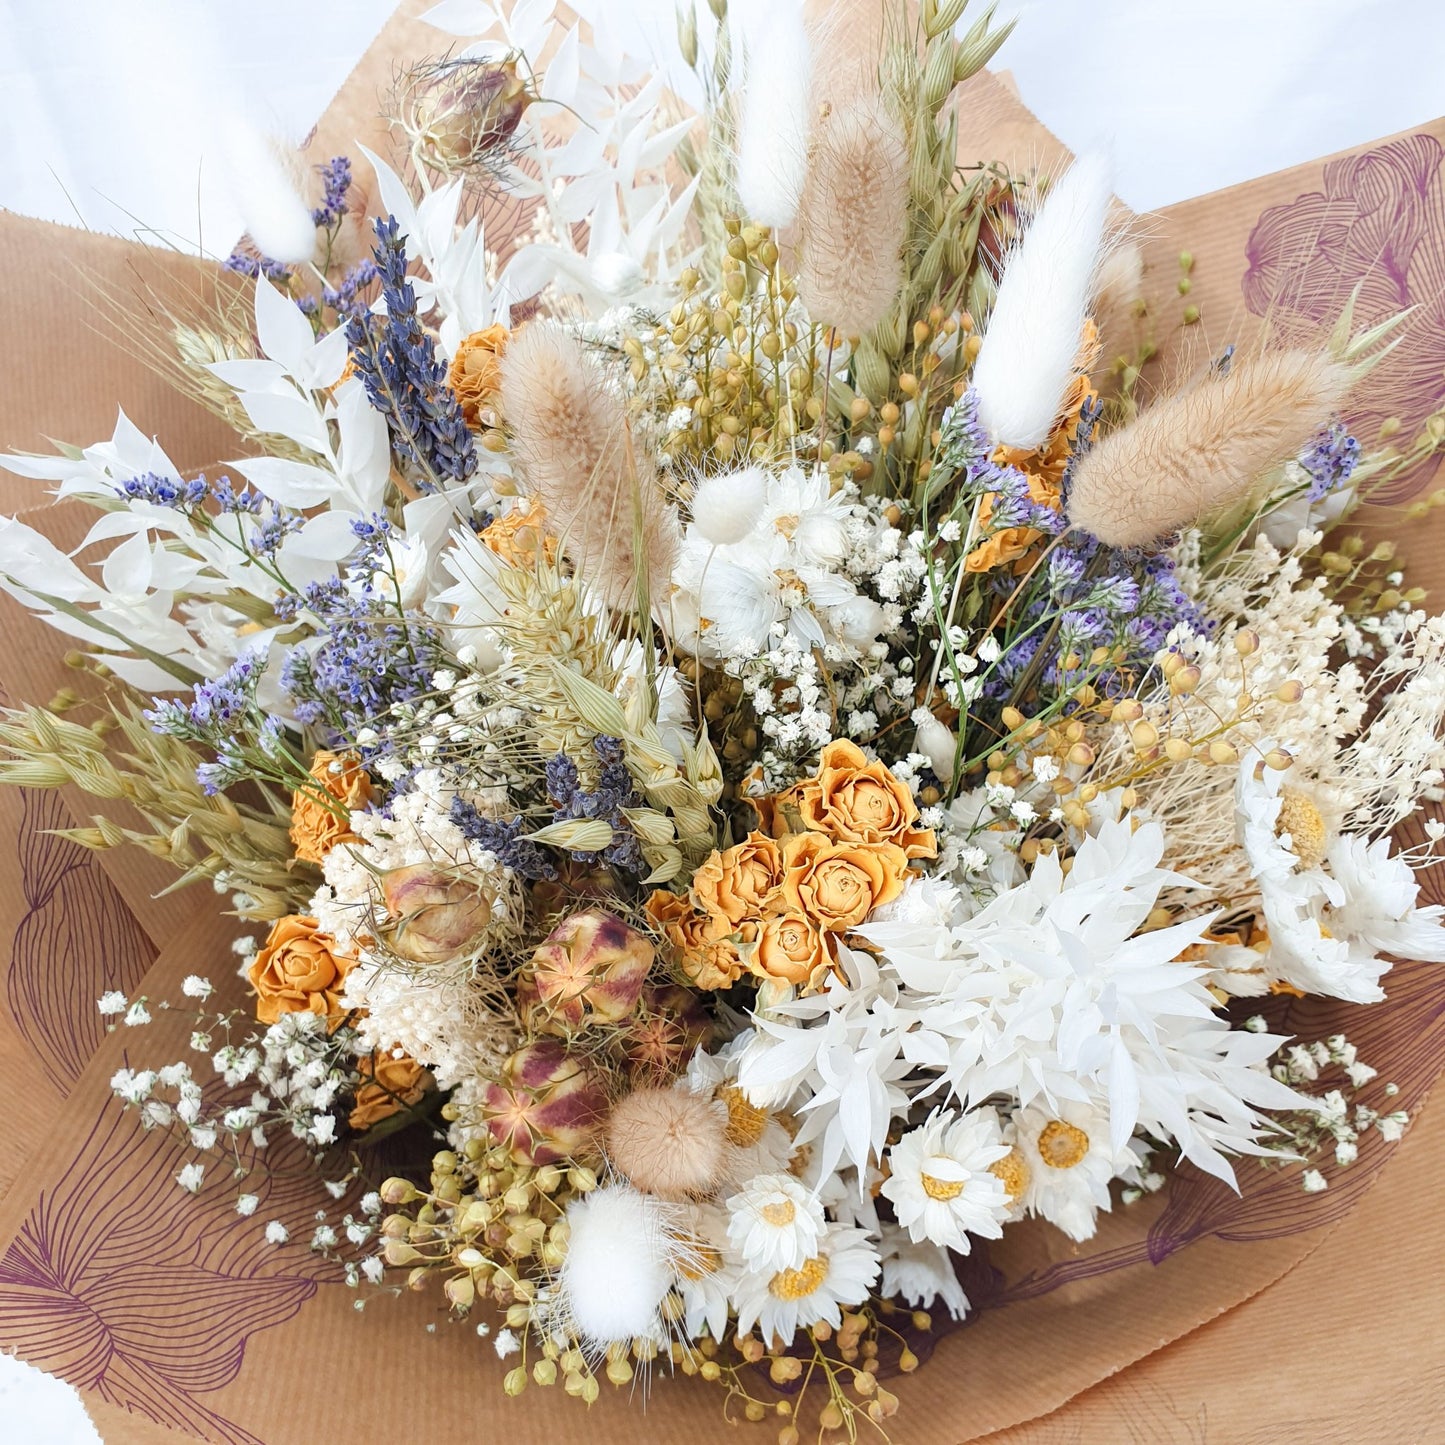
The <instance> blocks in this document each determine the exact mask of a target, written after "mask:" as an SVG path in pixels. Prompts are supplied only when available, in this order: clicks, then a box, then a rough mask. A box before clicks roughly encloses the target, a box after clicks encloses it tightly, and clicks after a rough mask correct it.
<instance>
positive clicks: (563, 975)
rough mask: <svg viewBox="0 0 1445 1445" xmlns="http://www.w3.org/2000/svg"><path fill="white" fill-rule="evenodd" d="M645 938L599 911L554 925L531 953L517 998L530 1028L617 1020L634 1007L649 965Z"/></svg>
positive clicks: (649, 952) (650, 954)
mask: <svg viewBox="0 0 1445 1445" xmlns="http://www.w3.org/2000/svg"><path fill="white" fill-rule="evenodd" d="M652 959H653V948H652V944H651V943H649V942H648V940H647V939H646V937H644V936H643V935H642V934H641V933H639V932H638V931H637V930H636V929H635V928H631V927H629V926H628V925H627V924H626V923H624V922H623V921H622V920H621V919H620V918H618V917H616V915H614V914H611V913H604V912H603V911H602V910H601V909H589V910H588V911H587V912H586V913H577V914H574V915H573V916H572V917H571V918H568V919H566V920H565V921H564V922H562V923H560V924H558V926H557V927H556V928H554V929H553V930H552V932H551V933H550V934H549V935H548V936H547V939H546V941H545V942H544V943H543V944H542V945H541V946H540V947H539V948H538V949H537V951H536V953H534V954H533V955H532V962H531V964H530V965H529V967H528V970H527V974H526V977H525V978H524V979H523V981H522V984H521V986H520V988H519V991H518V994H519V1000H520V1002H521V1005H522V1011H523V1016H524V1018H525V1019H526V1021H527V1023H528V1026H529V1027H531V1028H534V1029H547V1030H548V1031H551V1032H555V1031H557V1030H559V1029H562V1030H567V1029H574V1028H578V1027H580V1026H581V1025H583V1024H585V1023H592V1022H598V1023H617V1022H618V1021H620V1020H622V1019H625V1018H627V1017H628V1016H629V1015H630V1014H631V1013H633V1012H634V1010H635V1009H636V1008H637V1002H638V1000H639V999H640V998H641V997H642V988H643V985H644V984H645V983H646V982H647V975H648V973H649V972H650V971H651V969H652Z"/></svg>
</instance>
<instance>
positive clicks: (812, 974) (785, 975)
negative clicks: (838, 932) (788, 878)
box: [748, 912, 833, 987]
mask: <svg viewBox="0 0 1445 1445" xmlns="http://www.w3.org/2000/svg"><path fill="white" fill-rule="evenodd" d="M832 961H833V959H832V955H831V954H830V953H829V952H828V944H827V940H826V939H825V938H824V936H823V934H822V933H820V932H819V931H818V929H817V928H815V927H814V926H813V924H812V922H811V921H810V920H809V919H808V918H806V917H805V916H804V915H803V914H802V913H797V912H789V913H780V914H778V915H776V916H774V917H772V918H765V919H763V921H762V924H761V925H760V926H759V928H758V937H757V942H756V943H755V944H754V945H753V946H752V948H751V949H750V950H749V951H748V963H749V966H750V967H751V969H752V971H753V972H754V973H755V974H757V975H758V977H759V978H771V979H776V980H777V981H778V982H780V983H791V984H796V985H798V986H799V987H802V986H803V985H805V984H809V983H813V984H816V983H817V982H818V980H819V978H820V977H821V975H822V974H823V973H824V972H825V971H826V970H827V969H828V968H829V967H830V965H831V964H832Z"/></svg>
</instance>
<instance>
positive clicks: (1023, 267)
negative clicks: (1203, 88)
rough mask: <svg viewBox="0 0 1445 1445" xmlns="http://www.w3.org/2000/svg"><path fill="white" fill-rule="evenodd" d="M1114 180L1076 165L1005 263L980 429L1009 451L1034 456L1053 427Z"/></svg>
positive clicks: (983, 368)
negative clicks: (1033, 451)
mask: <svg viewBox="0 0 1445 1445" xmlns="http://www.w3.org/2000/svg"><path fill="white" fill-rule="evenodd" d="M1110 176H1111V167H1110V165H1109V162H1108V160H1107V158H1106V157H1105V156H1103V155H1100V154H1097V153H1095V154H1090V155H1085V156H1081V157H1080V158H1079V159H1078V160H1076V161H1075V162H1074V164H1073V165H1072V166H1070V167H1069V169H1068V170H1067V171H1066V172H1065V173H1064V175H1063V176H1062V177H1061V178H1060V179H1059V180H1058V181H1057V182H1056V183H1055V184H1054V186H1053V187H1052V189H1051V190H1050V191H1049V193H1048V196H1047V197H1046V198H1045V200H1044V203H1043V204H1042V205H1041V206H1040V207H1039V209H1038V212H1037V213H1036V214H1035V216H1034V218H1033V220H1032V221H1030V222H1029V224H1028V226H1027V228H1026V229H1025V231H1024V234H1023V239H1022V240H1021V241H1020V242H1019V243H1018V245H1017V246H1015V247H1014V249H1013V251H1012V253H1011V254H1010V255H1009V257H1008V260H1007V262H1006V263H1005V266H1004V271H1003V276H1002V277H1001V279H1000V280H999V285H998V297H997V299H996V300H995V301H994V305H993V311H992V313H991V314H990V316H989V319H988V325H987V327H986V328H985V330H984V333H983V347H982V350H980V352H979V354H978V361H977V362H976V364H975V365H974V369H973V389H974V391H975V392H976V393H977V394H978V415H979V420H980V421H981V422H982V423H983V425H984V427H985V428H986V429H987V431H988V434H989V435H990V436H991V437H992V438H993V439H994V441H996V442H1000V443H1002V444H1003V445H1004V446H1010V447H1021V448H1024V449H1025V450H1031V449H1033V448H1034V447H1037V446H1040V445H1041V444H1042V443H1043V442H1044V441H1045V440H1046V439H1047V438H1048V435H1049V433H1050V432H1051V431H1052V430H1053V428H1054V422H1055V420H1056V418H1057V417H1058V414H1059V406H1060V404H1061V402H1062V400H1063V396H1064V391H1065V388H1066V387H1067V386H1068V384H1069V381H1070V379H1071V378H1072V377H1073V375H1074V361H1075V358H1076V356H1077V355H1078V351H1079V338H1080V335H1081V333H1082V332H1083V327H1084V321H1085V318H1086V316H1087V314H1088V306H1089V296H1090V292H1091V289H1092V287H1093V283H1094V276H1095V272H1096V270H1097V268H1098V264H1099V254H1100V250H1101V249H1102V246H1103V241H1104V217H1105V214H1106V212H1107V210H1108V206H1109V196H1110Z"/></svg>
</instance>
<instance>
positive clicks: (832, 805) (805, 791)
mask: <svg viewBox="0 0 1445 1445" xmlns="http://www.w3.org/2000/svg"><path fill="white" fill-rule="evenodd" d="M798 813H799V816H800V817H801V818H802V820H803V825H804V827H806V828H807V829H808V830H809V831H810V832H817V833H826V834H827V835H828V836H829V837H830V838H835V839H837V840H839V841H846V842H850V843H896V844H897V845H898V846H899V847H900V848H902V849H903V851H904V852H905V853H906V854H907V855H908V856H909V857H910V858H932V857H933V856H934V855H935V854H936V853H937V852H938V845H937V844H936V843H935V841H934V837H933V831H932V830H931V829H928V828H917V827H915V826H914V825H915V824H916V823H917V822H918V808H917V806H916V805H915V804H914V801H913V794H912V793H910V792H909V791H908V788H907V786H906V785H905V784H904V783H902V782H900V781H899V779H897V778H895V777H894V776H893V774H892V773H891V772H890V771H889V770H888V768H887V766H886V765H885V764H883V763H881V762H871V763H870V762H869V761H868V759H867V758H866V757H864V756H863V750H862V749H861V748H860V747H858V746H856V745H855V744H854V743H850V742H848V741H846V740H844V739H839V740H838V741H836V742H831V743H829V744H828V746H827V747H825V748H824V749H823V757H822V761H821V763H820V764H819V767H818V776H817V777H816V778H810V779H808V781H807V782H805V783H802V784H800V785H799V788H798Z"/></svg>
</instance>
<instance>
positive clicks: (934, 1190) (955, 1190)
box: [918, 1172, 963, 1201]
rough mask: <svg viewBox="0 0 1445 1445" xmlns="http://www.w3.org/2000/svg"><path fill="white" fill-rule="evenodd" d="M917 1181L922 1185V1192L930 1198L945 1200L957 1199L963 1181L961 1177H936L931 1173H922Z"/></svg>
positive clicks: (961, 1189)
mask: <svg viewBox="0 0 1445 1445" xmlns="http://www.w3.org/2000/svg"><path fill="white" fill-rule="evenodd" d="M918 1177H919V1181H920V1182H921V1183H922V1185H923V1192H924V1193H925V1194H926V1195H927V1196H928V1197H929V1198H930V1199H939V1200H943V1201H947V1200H949V1199H957V1198H958V1196H959V1195H960V1194H962V1193H963V1181H962V1180H961V1179H938V1178H935V1177H934V1176H933V1175H932V1174H929V1173H926V1172H925V1173H922V1174H920V1175H919V1176H918Z"/></svg>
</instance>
